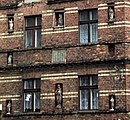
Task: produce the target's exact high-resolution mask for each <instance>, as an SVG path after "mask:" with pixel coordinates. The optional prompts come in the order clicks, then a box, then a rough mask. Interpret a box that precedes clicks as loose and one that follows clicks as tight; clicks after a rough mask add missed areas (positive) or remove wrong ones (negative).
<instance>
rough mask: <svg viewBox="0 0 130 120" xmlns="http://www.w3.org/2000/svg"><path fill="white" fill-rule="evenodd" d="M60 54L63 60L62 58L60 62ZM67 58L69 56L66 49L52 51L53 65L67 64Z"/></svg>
mask: <svg viewBox="0 0 130 120" xmlns="http://www.w3.org/2000/svg"><path fill="white" fill-rule="evenodd" d="M61 52H62V53H61ZM58 54H60V55H61V54H62V58H60V61H59V60H57V59H58V58H59V56H58ZM66 56H67V53H66V49H53V50H52V63H53V64H60V63H66ZM63 57H64V58H63ZM61 59H62V60H61Z"/></svg>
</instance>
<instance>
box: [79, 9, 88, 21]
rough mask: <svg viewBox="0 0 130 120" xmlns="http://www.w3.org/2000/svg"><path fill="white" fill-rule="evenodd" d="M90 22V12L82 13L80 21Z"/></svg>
mask: <svg viewBox="0 0 130 120" xmlns="http://www.w3.org/2000/svg"><path fill="white" fill-rule="evenodd" d="M87 20H88V11H82V12H80V21H87Z"/></svg>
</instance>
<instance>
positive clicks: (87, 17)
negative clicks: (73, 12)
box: [79, 9, 98, 44]
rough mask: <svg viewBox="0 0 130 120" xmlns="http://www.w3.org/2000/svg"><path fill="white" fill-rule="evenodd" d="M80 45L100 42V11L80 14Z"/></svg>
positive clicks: (81, 12)
mask: <svg viewBox="0 0 130 120" xmlns="http://www.w3.org/2000/svg"><path fill="white" fill-rule="evenodd" d="M79 31H80V43H81V44H88V43H96V42H97V40H98V11H97V9H94V10H86V11H80V12H79Z"/></svg>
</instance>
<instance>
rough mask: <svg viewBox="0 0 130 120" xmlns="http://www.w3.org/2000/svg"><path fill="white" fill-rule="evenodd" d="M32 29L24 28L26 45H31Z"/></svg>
mask: <svg viewBox="0 0 130 120" xmlns="http://www.w3.org/2000/svg"><path fill="white" fill-rule="evenodd" d="M32 32H33V31H32V30H26V47H27V48H28V47H32V35H33V33H32Z"/></svg>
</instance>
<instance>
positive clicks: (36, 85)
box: [34, 80, 40, 89]
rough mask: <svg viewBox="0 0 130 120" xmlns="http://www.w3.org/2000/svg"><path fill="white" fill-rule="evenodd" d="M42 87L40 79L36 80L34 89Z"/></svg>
mask: <svg viewBox="0 0 130 120" xmlns="http://www.w3.org/2000/svg"><path fill="white" fill-rule="evenodd" d="M39 88H40V80H34V89H39Z"/></svg>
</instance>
